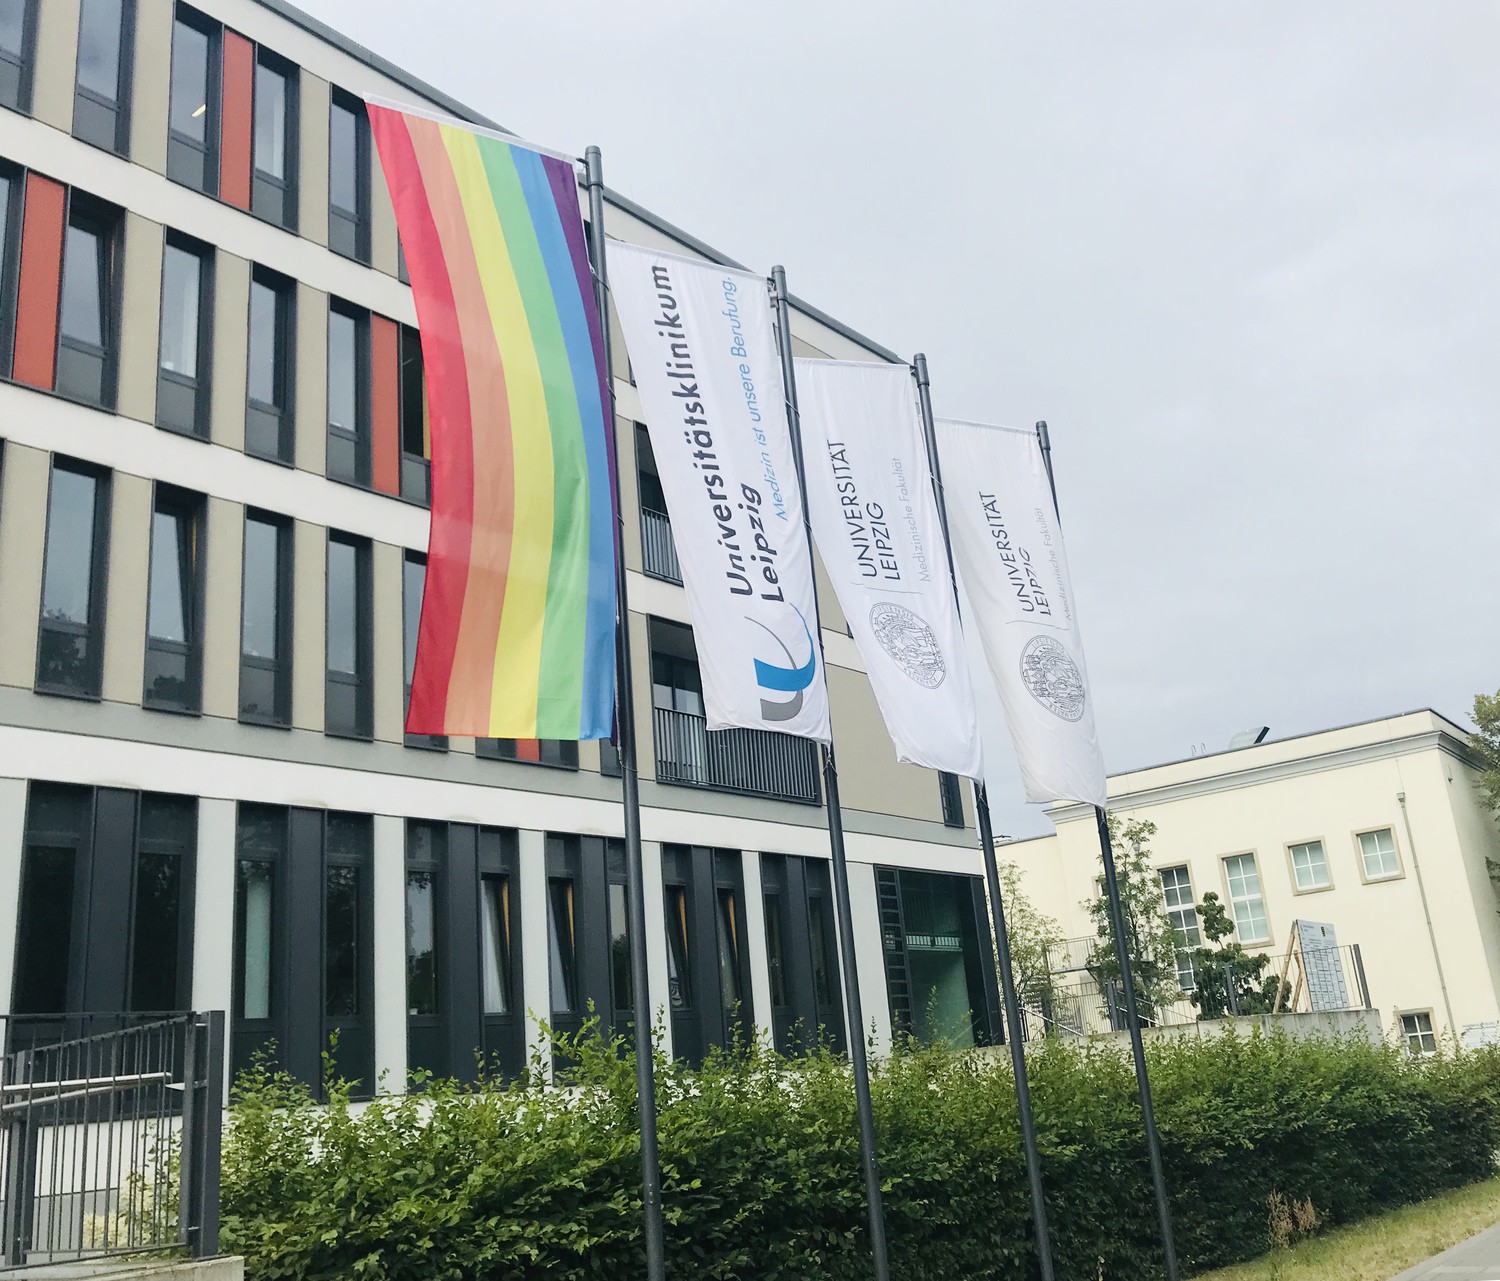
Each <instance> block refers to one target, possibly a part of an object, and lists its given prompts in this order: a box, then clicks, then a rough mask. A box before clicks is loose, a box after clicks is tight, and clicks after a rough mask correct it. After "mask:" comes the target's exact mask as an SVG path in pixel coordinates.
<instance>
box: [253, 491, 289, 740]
mask: <svg viewBox="0 0 1500 1281" xmlns="http://www.w3.org/2000/svg"><path fill="white" fill-rule="evenodd" d="M241 590H242V598H241V602H240V720H242V721H250V722H253V723H255V724H260V725H290V724H291V722H292V527H291V524H290V523H289V522H284V521H282V520H279V519H277V518H276V517H274V516H268V515H265V514H262V513H257V512H246V513H245V567H244V574H243V586H242V589H241Z"/></svg>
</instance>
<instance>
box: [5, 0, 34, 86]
mask: <svg viewBox="0 0 1500 1281" xmlns="http://www.w3.org/2000/svg"><path fill="white" fill-rule="evenodd" d="M36 4H37V0H0V107H11V108H13V109H15V110H16V111H27V110H29V109H30V107H31V49H32V41H33V40H34V38H35V37H34V33H33V31H32V24H33V23H34V22H35V21H36Z"/></svg>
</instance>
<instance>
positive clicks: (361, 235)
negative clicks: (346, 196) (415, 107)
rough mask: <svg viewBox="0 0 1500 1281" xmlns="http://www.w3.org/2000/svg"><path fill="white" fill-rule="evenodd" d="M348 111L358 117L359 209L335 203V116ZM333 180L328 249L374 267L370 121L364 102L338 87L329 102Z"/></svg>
mask: <svg viewBox="0 0 1500 1281" xmlns="http://www.w3.org/2000/svg"><path fill="white" fill-rule="evenodd" d="M335 111H344V112H347V113H348V114H350V115H351V116H353V117H354V199H355V201H356V203H357V205H358V208H355V209H345V208H343V207H342V206H341V205H336V204H334V202H333V201H334V197H333V153H332V145H333V143H332V139H333V113H334V112H335ZM328 113H329V115H328V119H329V125H328V137H329V148H330V150H329V161H328V166H329V181H328V247H329V248H330V249H331V250H333V252H334V253H336V254H339V255H341V256H342V257H345V258H352V259H354V261H356V262H362V263H364V264H365V265H366V266H369V265H370V205H371V182H370V144H371V138H370V118H369V115H368V113H367V112H366V111H365V104H364V101H363V99H361V98H358V97H356V96H355V95H354V94H351V93H348V92H347V91H345V90H343V89H337V88H335V89H334V90H333V91H332V92H331V93H330V95H329V99H328Z"/></svg>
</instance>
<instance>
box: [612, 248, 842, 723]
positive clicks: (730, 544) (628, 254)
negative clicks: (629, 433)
mask: <svg viewBox="0 0 1500 1281" xmlns="http://www.w3.org/2000/svg"><path fill="white" fill-rule="evenodd" d="M609 276H610V280H609V283H610V290H611V292H612V294H613V296H614V300H615V306H616V308H617V309H618V311H619V315H620V325H621V328H623V329H624V331H625V342H626V345H627V346H628V347H629V348H630V358H631V365H632V368H633V370H634V373H635V382H636V387H637V388H638V389H639V391H640V394H641V401H642V403H643V404H644V405H645V408H646V425H647V428H648V430H649V431H650V434H651V451H652V453H654V454H655V455H656V467H657V471H658V473H659V475H660V478H661V487H662V491H663V492H664V493H665V494H666V499H667V514H668V515H669V516H670V517H671V520H672V540H673V542H674V543H675V544H676V548H677V560H678V562H679V564H680V565H681V566H682V584H683V586H684V587H685V588H686V589H687V599H688V612H689V614H690V615H691V617H692V620H693V631H694V634H695V636H696V640H697V646H698V666H699V670H700V673H701V675H702V678H703V702H704V705H705V708H706V710H707V713H708V728H709V729H731V728H734V727H735V726H743V727H745V728H747V729H766V730H779V731H781V732H783V733H787V734H797V735H800V736H801V737H803V738H815V739H818V740H819V741H820V742H824V743H826V742H828V741H829V728H828V690H827V685H826V683H825V681H824V678H823V664H822V655H821V652H820V649H819V646H818V643H817V638H816V636H815V634H814V630H813V629H814V627H815V626H816V622H815V620H816V618H817V612H816V608H815V601H814V596H813V575H812V553H811V551H810V550H809V548H808V545H807V534H806V531H805V529H804V528H803V524H802V494H801V490H800V489H799V487H798V485H797V471H796V467H795V466H794V463H793V457H792V441H791V433H790V432H789V431H788V429H787V419H786V392H785V389H784V386H783V384H782V379H781V358H780V355H779V353H778V351H777V348H776V339H775V336H774V328H773V325H772V320H771V302H770V298H769V297H768V295H767V293H766V282H765V281H764V280H763V279H761V277H759V276H756V275H753V274H751V273H750V272H745V271H738V270H733V269H731V268H728V267H718V266H715V265H714V264H713V263H709V262H704V261H703V260H702V259H697V258H683V257H680V256H678V255H676V254H668V253H661V252H659V251H657V250H653V249H642V248H640V247H639V246H636V245H626V244H620V243H618V242H611V244H610V246H609Z"/></svg>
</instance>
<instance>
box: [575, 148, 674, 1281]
mask: <svg viewBox="0 0 1500 1281" xmlns="http://www.w3.org/2000/svg"><path fill="white" fill-rule="evenodd" d="M584 166H585V171H586V178H587V182H588V191H589V221H590V223H591V225H592V228H593V230H592V234H591V236H590V241H591V245H590V248H591V249H592V250H593V259H594V299H595V302H596V303H597V305H598V308H599V328H600V330H601V331H602V332H603V335H604V371H605V377H604V381H605V385H606V386H607V387H608V388H609V407H608V408H609V422H608V423H607V424H606V426H607V429H608V431H609V433H610V437H611V439H613V436H614V431H615V384H614V371H613V367H612V363H611V359H610V335H609V304H608V299H609V286H608V276H607V275H606V268H605V261H604V259H605V254H604V240H605V236H604V165H603V159H602V157H601V154H600V151H599V148H598V147H590V148H589V149H588V150H587V151H586V152H584ZM619 471H620V469H619V467H618V465H616V467H615V468H614V475H613V477H612V480H613V484H614V495H613V497H614V504H615V519H616V522H617V528H616V530H615V580H616V585H615V590H616V592H617V593H618V595H617V597H616V602H617V603H616V606H615V610H616V613H615V733H616V736H617V738H618V739H619V748H618V750H619V754H620V779H621V783H622V785H623V790H624V801H625V911H626V915H627V916H628V917H629V924H630V988H631V1001H632V1003H633V1005H634V1008H635V1084H636V1091H637V1093H638V1094H639V1096H640V1110H641V1203H642V1209H643V1210H644V1212H645V1216H646V1277H647V1281H665V1278H666V1275H667V1272H666V1266H667V1265H666V1245H665V1239H664V1233H663V1229H662V1211H661V1159H660V1157H659V1155H658V1153H657V1148H656V1063H655V1059H654V1054H655V1038H654V1037H653V1036H652V1034H651V990H650V984H649V980H648V976H647V974H646V882H645V873H644V871H643V868H642V864H641V788H640V775H639V774H638V773H637V771H636V759H635V689H634V686H633V685H632V684H631V679H630V678H631V671H632V669H631V663H630V608H629V604H628V601H629V597H628V595H627V593H626V585H625V539H624V537H623V534H624V530H623V527H622V526H623V521H624V519H625V513H624V509H623V508H622V507H621V505H620V475H619Z"/></svg>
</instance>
